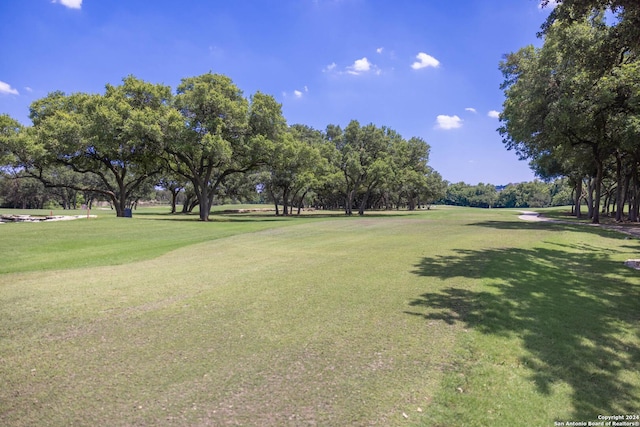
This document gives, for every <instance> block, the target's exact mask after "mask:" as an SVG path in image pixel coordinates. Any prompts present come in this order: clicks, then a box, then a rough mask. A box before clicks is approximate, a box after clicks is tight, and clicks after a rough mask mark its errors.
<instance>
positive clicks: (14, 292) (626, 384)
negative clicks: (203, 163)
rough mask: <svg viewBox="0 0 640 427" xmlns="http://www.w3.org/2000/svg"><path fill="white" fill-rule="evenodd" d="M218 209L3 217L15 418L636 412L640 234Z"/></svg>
mask: <svg viewBox="0 0 640 427" xmlns="http://www.w3.org/2000/svg"><path fill="white" fill-rule="evenodd" d="M212 219H214V221H212V222H209V223H203V222H199V221H195V220H194V218H193V217H184V216H171V215H162V214H158V213H157V212H155V211H153V210H150V211H148V212H147V213H145V212H141V213H139V214H135V213H134V218H130V219H123V218H113V217H111V216H99V217H98V218H96V219H82V220H76V221H68V222H53V223H41V224H4V225H1V226H0V236H1V238H2V246H1V248H2V249H0V250H1V251H2V252H1V256H0V319H2V321H1V323H0V378H1V380H0V381H1V382H2V383H1V386H0V425H7V426H34V425H54V426H67V425H96V424H105V425H109V426H130V425H139V426H142V425H169V426H193V425H196V426H198V425H201V426H209V425H210V426H224V425H259V426H281V425H322V426H325V425H328V426H346V425H358V426H360V425H384V426H387V425H392V426H393V425H424V426H489V425H491V426H494V425H495V426H513V425H535V426H553V425H554V422H566V421H584V422H588V421H592V422H595V421H598V415H619V414H629V415H632V414H638V413H640V406H639V405H638V402H640V315H639V313H640V310H639V308H640V272H638V271H636V270H632V269H630V268H628V267H625V266H624V265H623V262H624V260H626V259H629V258H640V243H639V242H638V240H637V239H632V238H629V237H628V236H625V235H622V234H617V233H615V232H611V231H605V230H600V229H599V228H596V227H591V226H586V225H578V224H576V225H571V224H552V223H530V222H525V221H521V220H519V219H518V213H517V212H515V211H508V210H496V209H493V210H480V209H464V208H444V207H442V208H436V209H434V210H430V211H422V212H415V213H407V212H399V213H397V214H394V213H385V214H378V215H368V216H365V217H362V218H360V217H353V218H346V217H342V216H331V215H326V214H324V215H320V214H318V215H307V216H304V217H300V218H276V217H274V216H271V215H261V214H249V215H232V214H218V215H212ZM639 421H640V420H639Z"/></svg>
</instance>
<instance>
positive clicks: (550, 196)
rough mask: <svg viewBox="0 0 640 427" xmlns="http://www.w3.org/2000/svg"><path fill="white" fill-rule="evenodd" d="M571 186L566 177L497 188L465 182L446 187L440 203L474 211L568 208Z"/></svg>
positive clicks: (570, 199)
mask: <svg viewBox="0 0 640 427" xmlns="http://www.w3.org/2000/svg"><path fill="white" fill-rule="evenodd" d="M572 200H573V194H572V187H571V186H570V185H569V182H568V180H567V179H566V178H562V179H556V180H553V181H551V182H543V181H538V180H535V181H532V182H520V183H517V184H508V185H503V186H498V187H496V186H495V185H492V184H484V183H479V184H477V185H470V184H466V183H464V182H458V183H455V184H449V185H448V186H447V190H446V193H445V196H444V198H443V199H442V200H440V201H439V203H443V204H447V205H454V206H469V207H474V208H546V207H549V206H566V205H570V204H571V202H572Z"/></svg>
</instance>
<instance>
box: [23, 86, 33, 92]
mask: <svg viewBox="0 0 640 427" xmlns="http://www.w3.org/2000/svg"><path fill="white" fill-rule="evenodd" d="M24 90H26V91H27V92H29V93H31V92H33V89H31V88H30V87H29V86H25V87H24Z"/></svg>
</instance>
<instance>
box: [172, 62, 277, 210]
mask: <svg viewBox="0 0 640 427" xmlns="http://www.w3.org/2000/svg"><path fill="white" fill-rule="evenodd" d="M174 104H175V107H176V108H177V110H178V111H179V112H180V118H174V120H176V121H175V123H174V132H175V134H174V136H173V138H171V139H170V140H169V141H168V142H167V144H166V145H165V147H164V149H165V152H166V154H167V163H166V164H167V166H168V167H169V168H170V169H171V170H172V171H173V173H175V174H177V175H179V176H182V177H183V178H184V179H185V180H188V181H189V182H190V183H191V184H192V186H193V191H194V192H195V195H196V197H197V200H198V204H199V205H200V219H201V220H203V221H207V220H208V219H209V211H210V209H211V206H212V203H213V199H214V197H215V196H216V193H217V191H218V189H219V187H220V185H222V184H223V183H224V180H225V179H226V178H227V177H228V176H229V175H232V174H236V173H245V172H248V171H252V170H255V169H256V168H258V167H259V166H261V165H262V164H264V163H265V162H266V161H267V159H268V158H269V157H270V154H271V153H272V151H273V149H274V145H275V144H276V143H277V142H278V141H279V139H280V138H282V135H283V134H284V133H285V129H286V128H285V124H286V123H285V120H284V118H283V117H282V111H281V106H280V104H278V103H277V102H275V100H274V99H273V97H271V96H269V95H265V94H262V93H260V92H258V93H256V94H255V95H253V96H252V97H251V103H249V102H248V101H247V100H246V99H245V98H244V97H243V95H242V91H241V90H240V89H239V88H238V87H237V86H236V85H235V84H233V82H232V81H231V79H229V78H228V77H226V76H223V75H220V74H212V73H207V74H203V75H201V76H197V77H190V78H186V79H183V80H182V83H181V84H180V85H179V86H178V89H177V95H176V97H175V101H174Z"/></svg>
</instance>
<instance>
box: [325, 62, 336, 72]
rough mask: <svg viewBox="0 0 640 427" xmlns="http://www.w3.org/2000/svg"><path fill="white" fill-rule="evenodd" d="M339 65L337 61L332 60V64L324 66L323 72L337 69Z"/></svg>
mask: <svg viewBox="0 0 640 427" xmlns="http://www.w3.org/2000/svg"><path fill="white" fill-rule="evenodd" d="M337 66H338V65H337V64H336V63H335V62H332V63H331V64H329V65H327V66H326V67H324V68H323V69H322V72H323V73H330V72H332V71H334V70H335V69H336V67H337Z"/></svg>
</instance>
